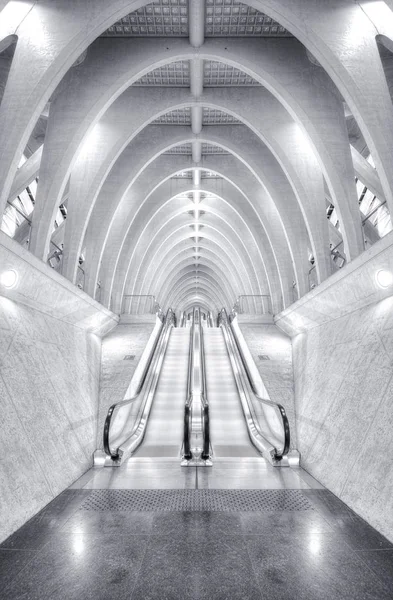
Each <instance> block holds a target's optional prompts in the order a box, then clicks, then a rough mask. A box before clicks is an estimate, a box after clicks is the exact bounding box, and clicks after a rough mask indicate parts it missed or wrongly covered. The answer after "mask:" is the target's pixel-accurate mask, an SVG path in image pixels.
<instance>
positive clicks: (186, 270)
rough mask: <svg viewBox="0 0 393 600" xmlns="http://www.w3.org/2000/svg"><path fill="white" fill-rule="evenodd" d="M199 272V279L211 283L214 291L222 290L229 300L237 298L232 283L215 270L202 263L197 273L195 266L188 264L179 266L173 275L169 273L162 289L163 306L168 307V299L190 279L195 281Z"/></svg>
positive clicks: (172, 272)
mask: <svg viewBox="0 0 393 600" xmlns="http://www.w3.org/2000/svg"><path fill="white" fill-rule="evenodd" d="M197 272H198V277H199V278H202V279H203V278H205V279H206V280H207V281H209V282H210V283H211V285H212V287H213V288H214V289H217V290H221V292H222V294H223V295H224V296H226V297H227V298H229V299H232V298H235V297H236V296H235V294H236V291H235V290H233V289H232V288H231V286H230V282H229V281H225V279H223V278H222V277H221V276H220V273H218V272H217V271H216V270H215V269H214V268H213V269H212V268H211V267H209V266H208V265H207V264H206V263H201V264H200V265H199V266H198V271H197V270H196V268H195V267H194V264H188V265H185V266H181V265H179V267H178V269H177V270H176V271H174V269H172V271H171V273H169V275H168V279H167V282H166V285H165V287H162V288H161V295H160V299H161V300H162V303H163V305H165V306H166V305H167V304H168V300H167V299H168V298H169V297H170V295H171V294H172V293H174V292H175V290H176V287H177V286H178V285H179V284H180V283H182V282H183V281H185V280H188V279H189V278H190V277H193V278H194V279H195V277H196V273H197Z"/></svg>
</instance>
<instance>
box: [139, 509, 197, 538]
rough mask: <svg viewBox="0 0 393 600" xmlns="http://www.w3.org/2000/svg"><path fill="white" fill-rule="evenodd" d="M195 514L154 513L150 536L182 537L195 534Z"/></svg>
mask: <svg viewBox="0 0 393 600" xmlns="http://www.w3.org/2000/svg"><path fill="white" fill-rule="evenodd" d="M197 515H198V513H196V512H186V511H185V512H166V513H154V515H153V526H152V530H151V533H152V535H159V536H172V537H174V538H175V537H181V538H182V537H184V536H187V535H189V534H191V533H195V532H196V530H197V527H198V518H197Z"/></svg>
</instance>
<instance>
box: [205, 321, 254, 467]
mask: <svg viewBox="0 0 393 600" xmlns="http://www.w3.org/2000/svg"><path fill="white" fill-rule="evenodd" d="M204 342H205V357H206V380H207V393H208V397H209V406H210V436H211V442H212V447H213V456H214V458H223V457H244V456H247V457H248V456H260V454H259V453H258V452H257V450H256V448H255V446H253V444H252V443H251V440H250V436H249V434H248V430H247V426H246V422H245V419H244V414H243V411H242V406H241V403H240V400H239V393H238V389H237V386H236V381H235V378H234V375H233V370H232V366H231V363H230V360H229V356H228V352H227V347H226V343H225V339H224V335H223V333H222V331H221V328H218V327H215V328H210V327H209V328H207V329H205V331H204Z"/></svg>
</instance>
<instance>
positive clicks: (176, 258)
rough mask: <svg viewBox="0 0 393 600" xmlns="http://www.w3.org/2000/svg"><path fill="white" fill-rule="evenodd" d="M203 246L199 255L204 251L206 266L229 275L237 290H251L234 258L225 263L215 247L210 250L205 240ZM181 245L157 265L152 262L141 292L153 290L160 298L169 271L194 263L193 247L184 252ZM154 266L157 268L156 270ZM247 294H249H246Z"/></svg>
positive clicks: (184, 249) (226, 257)
mask: <svg viewBox="0 0 393 600" xmlns="http://www.w3.org/2000/svg"><path fill="white" fill-rule="evenodd" d="M203 242H204V243H203V246H199V253H200V254H201V251H202V250H203V255H201V258H200V260H201V261H203V263H204V264H207V265H209V266H211V267H212V268H215V269H216V270H217V272H221V273H228V278H229V280H230V282H231V285H232V286H233V287H234V288H236V290H240V289H242V290H247V289H251V288H249V287H248V283H247V280H245V279H244V278H242V277H241V276H240V274H239V272H238V270H237V265H236V263H234V262H233V260H232V258H231V257H230V256H228V255H226V256H225V261H224V260H223V257H222V256H221V254H219V253H218V252H217V251H216V252H214V247H213V248H210V247H208V246H207V243H206V240H203ZM178 247H179V243H178V244H177V245H176V246H174V247H172V248H171V249H170V250H169V251H168V252H167V253H166V254H165V255H164V256H163V257H162V260H161V262H157V264H156V263H155V261H154V260H152V267H151V269H149V271H148V272H147V273H146V275H149V277H148V278H147V277H145V278H144V279H143V280H142V282H141V284H140V288H137V289H140V290H145V289H146V290H151V293H153V294H154V295H156V296H158V295H159V291H160V290H161V289H162V285H163V281H162V280H163V279H166V273H168V271H169V269H172V270H174V269H179V268H180V267H181V265H182V264H183V263H186V262H188V263H190V262H191V261H193V262H194V259H193V256H194V249H193V247H190V246H188V247H184V248H183V250H182V251H180V252H179V250H178ZM154 264H156V267H155V268H154V266H153V265H154ZM245 293H247V292H245Z"/></svg>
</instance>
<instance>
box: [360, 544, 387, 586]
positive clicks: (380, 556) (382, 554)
mask: <svg viewBox="0 0 393 600" xmlns="http://www.w3.org/2000/svg"><path fill="white" fill-rule="evenodd" d="M357 554H358V556H359V558H360V559H361V560H362V561H363V562H364V563H366V565H367V566H368V567H369V568H370V569H372V571H373V572H374V573H375V574H376V576H377V577H378V579H379V580H380V581H381V582H382V583H383V584H384V585H385V587H386V588H387V589H388V590H390V592H391V594H392V596H393V549H390V550H362V551H360V552H358V553H357Z"/></svg>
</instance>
